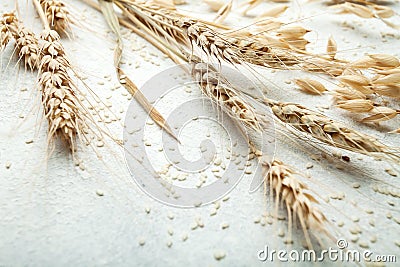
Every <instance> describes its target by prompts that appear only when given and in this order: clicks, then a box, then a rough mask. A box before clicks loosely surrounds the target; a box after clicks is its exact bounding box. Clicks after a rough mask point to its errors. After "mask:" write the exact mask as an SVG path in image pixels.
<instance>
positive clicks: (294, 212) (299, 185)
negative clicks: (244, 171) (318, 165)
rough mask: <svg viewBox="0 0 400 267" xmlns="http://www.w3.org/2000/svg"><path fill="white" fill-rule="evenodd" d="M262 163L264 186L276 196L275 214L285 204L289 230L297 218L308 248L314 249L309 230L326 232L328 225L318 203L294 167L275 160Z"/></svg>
mask: <svg viewBox="0 0 400 267" xmlns="http://www.w3.org/2000/svg"><path fill="white" fill-rule="evenodd" d="M261 163H262V164H263V165H264V168H263V175H264V185H265V186H266V185H269V187H270V191H273V193H274V195H275V212H274V213H275V214H277V213H278V208H279V204H280V203H282V202H283V203H285V208H286V211H287V213H288V220H289V229H291V226H292V223H293V221H294V219H295V218H297V219H298V221H299V222H300V224H301V227H302V229H303V232H304V236H305V238H306V242H307V244H308V246H309V247H312V246H311V240H310V237H309V235H308V232H307V229H313V230H315V229H318V230H322V231H324V230H325V229H324V228H323V225H324V224H325V223H326V217H325V215H324V214H323V213H322V212H321V210H320V209H319V208H318V207H317V206H316V204H318V201H317V200H316V199H315V198H314V197H313V196H312V195H311V191H309V190H308V188H307V186H306V185H305V184H304V183H303V182H302V181H301V180H300V179H298V178H297V177H296V175H298V174H297V172H296V171H294V170H293V168H292V167H290V166H288V165H286V164H284V163H283V162H281V161H279V160H274V161H273V162H272V163H271V164H268V163H265V162H261ZM265 191H267V189H265Z"/></svg>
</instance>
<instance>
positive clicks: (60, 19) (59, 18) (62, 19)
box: [40, 0, 71, 35]
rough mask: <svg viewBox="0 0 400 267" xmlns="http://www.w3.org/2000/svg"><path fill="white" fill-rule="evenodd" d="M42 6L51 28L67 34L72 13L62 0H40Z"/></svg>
mask: <svg viewBox="0 0 400 267" xmlns="http://www.w3.org/2000/svg"><path fill="white" fill-rule="evenodd" d="M40 6H41V7H42V9H43V12H44V13H45V15H46V18H47V21H48V22H49V26H50V29H52V30H55V31H56V32H58V34H60V35H62V34H66V33H67V32H68V30H69V28H70V22H71V19H70V13H69V11H68V9H67V7H66V5H65V3H64V2H63V1H61V0H40Z"/></svg>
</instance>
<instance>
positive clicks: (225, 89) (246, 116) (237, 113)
mask: <svg viewBox="0 0 400 267" xmlns="http://www.w3.org/2000/svg"><path fill="white" fill-rule="evenodd" d="M192 75H193V77H194V79H195V80H196V81H197V82H198V83H199V85H200V87H201V89H202V92H203V93H204V94H205V95H206V96H207V97H208V98H210V99H211V100H212V101H213V102H215V103H216V104H217V105H218V106H219V107H221V108H222V109H223V110H224V111H225V112H226V113H227V114H228V115H229V116H230V117H232V118H233V119H234V120H235V121H236V122H241V123H244V124H245V125H246V127H247V128H249V129H252V130H255V131H260V130H261V129H262V127H261V120H259V119H258V118H257V115H256V111H255V110H254V108H253V107H252V106H251V105H250V104H249V103H247V101H246V100H245V99H244V98H243V96H241V94H240V93H239V91H238V90H237V89H235V88H233V87H232V86H231V85H230V83H229V81H228V80H227V79H226V78H224V77H223V76H222V75H221V74H219V72H217V71H216V69H215V68H214V67H212V66H210V65H209V64H206V63H202V62H200V60H199V59H198V58H197V57H195V58H192ZM249 142H250V145H251V146H253V145H254V144H253V143H252V142H251V140H249ZM255 150H256V149H255ZM255 154H256V155H259V160H260V163H262V164H263V166H264V169H263V170H264V173H263V175H264V184H265V185H269V186H270V188H271V190H272V191H273V192H274V193H275V196H276V202H275V204H276V210H275V213H277V209H278V205H279V203H280V202H281V201H283V202H285V204H286V209H287V212H288V214H289V218H290V220H291V218H293V217H292V214H296V217H297V218H298V220H299V221H300V223H301V225H302V228H303V230H304V233H305V235H306V238H307V241H308V243H309V244H311V242H310V240H309V237H308V234H307V231H306V229H308V228H313V227H314V229H315V227H317V228H318V229H323V224H324V223H325V221H326V219H325V216H324V215H323V213H322V212H321V211H320V210H319V209H318V208H317V207H315V206H314V204H316V203H318V202H317V201H316V199H315V198H314V197H312V195H311V192H309V193H307V192H306V191H307V186H306V185H305V184H304V183H302V182H301V181H300V180H299V179H298V178H297V177H295V174H296V172H295V171H293V169H292V168H290V167H288V166H287V165H285V164H284V163H282V162H281V161H278V160H274V161H273V162H272V163H269V162H266V161H265V159H264V158H263V157H262V152H259V151H258V152H257V153H255ZM290 224H291V221H290Z"/></svg>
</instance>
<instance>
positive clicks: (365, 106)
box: [336, 99, 374, 113]
mask: <svg viewBox="0 0 400 267" xmlns="http://www.w3.org/2000/svg"><path fill="white" fill-rule="evenodd" d="M336 106H337V107H338V108H341V109H345V110H348V111H350V112H355V113H362V112H369V111H371V110H372V109H373V108H374V103H373V102H372V101H371V100H366V99H351V100H344V101H339V102H338V104H337V105H336Z"/></svg>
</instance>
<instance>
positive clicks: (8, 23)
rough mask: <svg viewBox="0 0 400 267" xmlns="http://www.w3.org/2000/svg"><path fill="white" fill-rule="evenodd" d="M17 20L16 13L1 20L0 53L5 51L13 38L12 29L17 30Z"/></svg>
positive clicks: (6, 15) (6, 14) (4, 16)
mask: <svg viewBox="0 0 400 267" xmlns="http://www.w3.org/2000/svg"><path fill="white" fill-rule="evenodd" d="M16 20H17V18H16V16H15V14H14V13H5V14H3V16H2V17H1V19H0V52H1V51H3V50H4V49H5V48H6V46H7V44H8V43H9V42H10V40H11V38H12V36H13V35H12V30H11V28H13V27H14V28H15V22H16Z"/></svg>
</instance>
